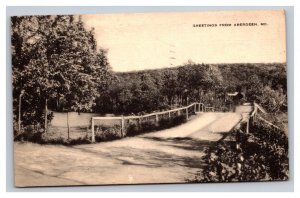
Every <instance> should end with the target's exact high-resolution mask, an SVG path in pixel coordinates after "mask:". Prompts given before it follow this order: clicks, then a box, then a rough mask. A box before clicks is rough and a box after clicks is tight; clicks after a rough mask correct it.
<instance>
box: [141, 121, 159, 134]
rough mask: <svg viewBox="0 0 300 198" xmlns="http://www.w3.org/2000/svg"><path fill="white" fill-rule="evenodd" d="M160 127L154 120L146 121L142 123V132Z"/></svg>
mask: <svg viewBox="0 0 300 198" xmlns="http://www.w3.org/2000/svg"><path fill="white" fill-rule="evenodd" d="M157 129H158V128H157V126H156V125H155V122H153V121H144V122H142V123H141V131H142V133H146V132H151V131H156V130H157Z"/></svg>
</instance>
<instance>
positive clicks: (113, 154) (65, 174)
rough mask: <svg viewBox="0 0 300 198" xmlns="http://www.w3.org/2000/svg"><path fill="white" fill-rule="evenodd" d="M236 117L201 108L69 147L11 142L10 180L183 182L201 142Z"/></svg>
mask: <svg viewBox="0 0 300 198" xmlns="http://www.w3.org/2000/svg"><path fill="white" fill-rule="evenodd" d="M241 117H242V116H241V114H240V113H214V112H211V113H201V114H198V115H196V116H195V117H194V118H192V119H191V120H190V121H189V122H187V123H185V124H182V125H180V126H177V127H174V128H171V129H166V130H163V131H158V132H153V133H148V134H144V135H140V136H137V137H129V138H124V139H121V140H116V141H112V142H104V143H98V144H87V145H77V146H72V147H66V146H61V145H38V144H32V143H19V142H15V143H14V149H15V154H14V159H15V185H16V186H19V187H22V186H59V185H97V184H135V183H182V182H186V179H191V178H194V176H195V173H196V172H197V171H199V170H200V169H201V167H202V163H201V157H202V156H203V155H204V152H203V151H204V148H205V147H208V146H210V145H211V143H212V142H215V141H217V140H219V139H220V138H222V137H223V133H226V132H228V131H230V129H231V128H232V127H234V126H235V125H236V124H237V123H238V122H239V121H240V120H241Z"/></svg>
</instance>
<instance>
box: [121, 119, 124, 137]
mask: <svg viewBox="0 0 300 198" xmlns="http://www.w3.org/2000/svg"><path fill="white" fill-rule="evenodd" d="M121 125H122V126H121V133H122V134H121V135H122V137H124V133H125V119H124V117H123V116H122V124H121Z"/></svg>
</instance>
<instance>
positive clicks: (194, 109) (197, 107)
mask: <svg viewBox="0 0 300 198" xmlns="http://www.w3.org/2000/svg"><path fill="white" fill-rule="evenodd" d="M209 111H214V108H213V107H207V106H205V105H204V104H203V103H199V102H195V103H192V104H190V105H188V106H185V107H180V108H176V109H171V110H167V111H161V112H153V113H149V114H145V115H133V116H111V117H92V123H91V124H92V127H91V128H92V142H95V121H97V120H100V121H105V120H110V121H115V122H119V123H120V125H121V136H123V137H124V136H125V127H126V123H128V122H129V121H130V120H131V121H133V120H135V121H137V122H138V123H141V122H142V121H145V120H150V119H151V120H154V122H155V123H158V122H159V120H160V119H162V118H165V117H168V118H171V117H174V115H185V116H186V119H187V120H188V119H189V118H190V116H192V115H193V114H194V113H199V112H209Z"/></svg>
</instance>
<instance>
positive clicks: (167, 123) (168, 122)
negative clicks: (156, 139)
mask: <svg viewBox="0 0 300 198" xmlns="http://www.w3.org/2000/svg"><path fill="white" fill-rule="evenodd" d="M172 124H173V123H172V118H171V119H170V118H162V119H160V120H159V122H158V128H159V129H160V130H162V129H167V128H169V127H172Z"/></svg>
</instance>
